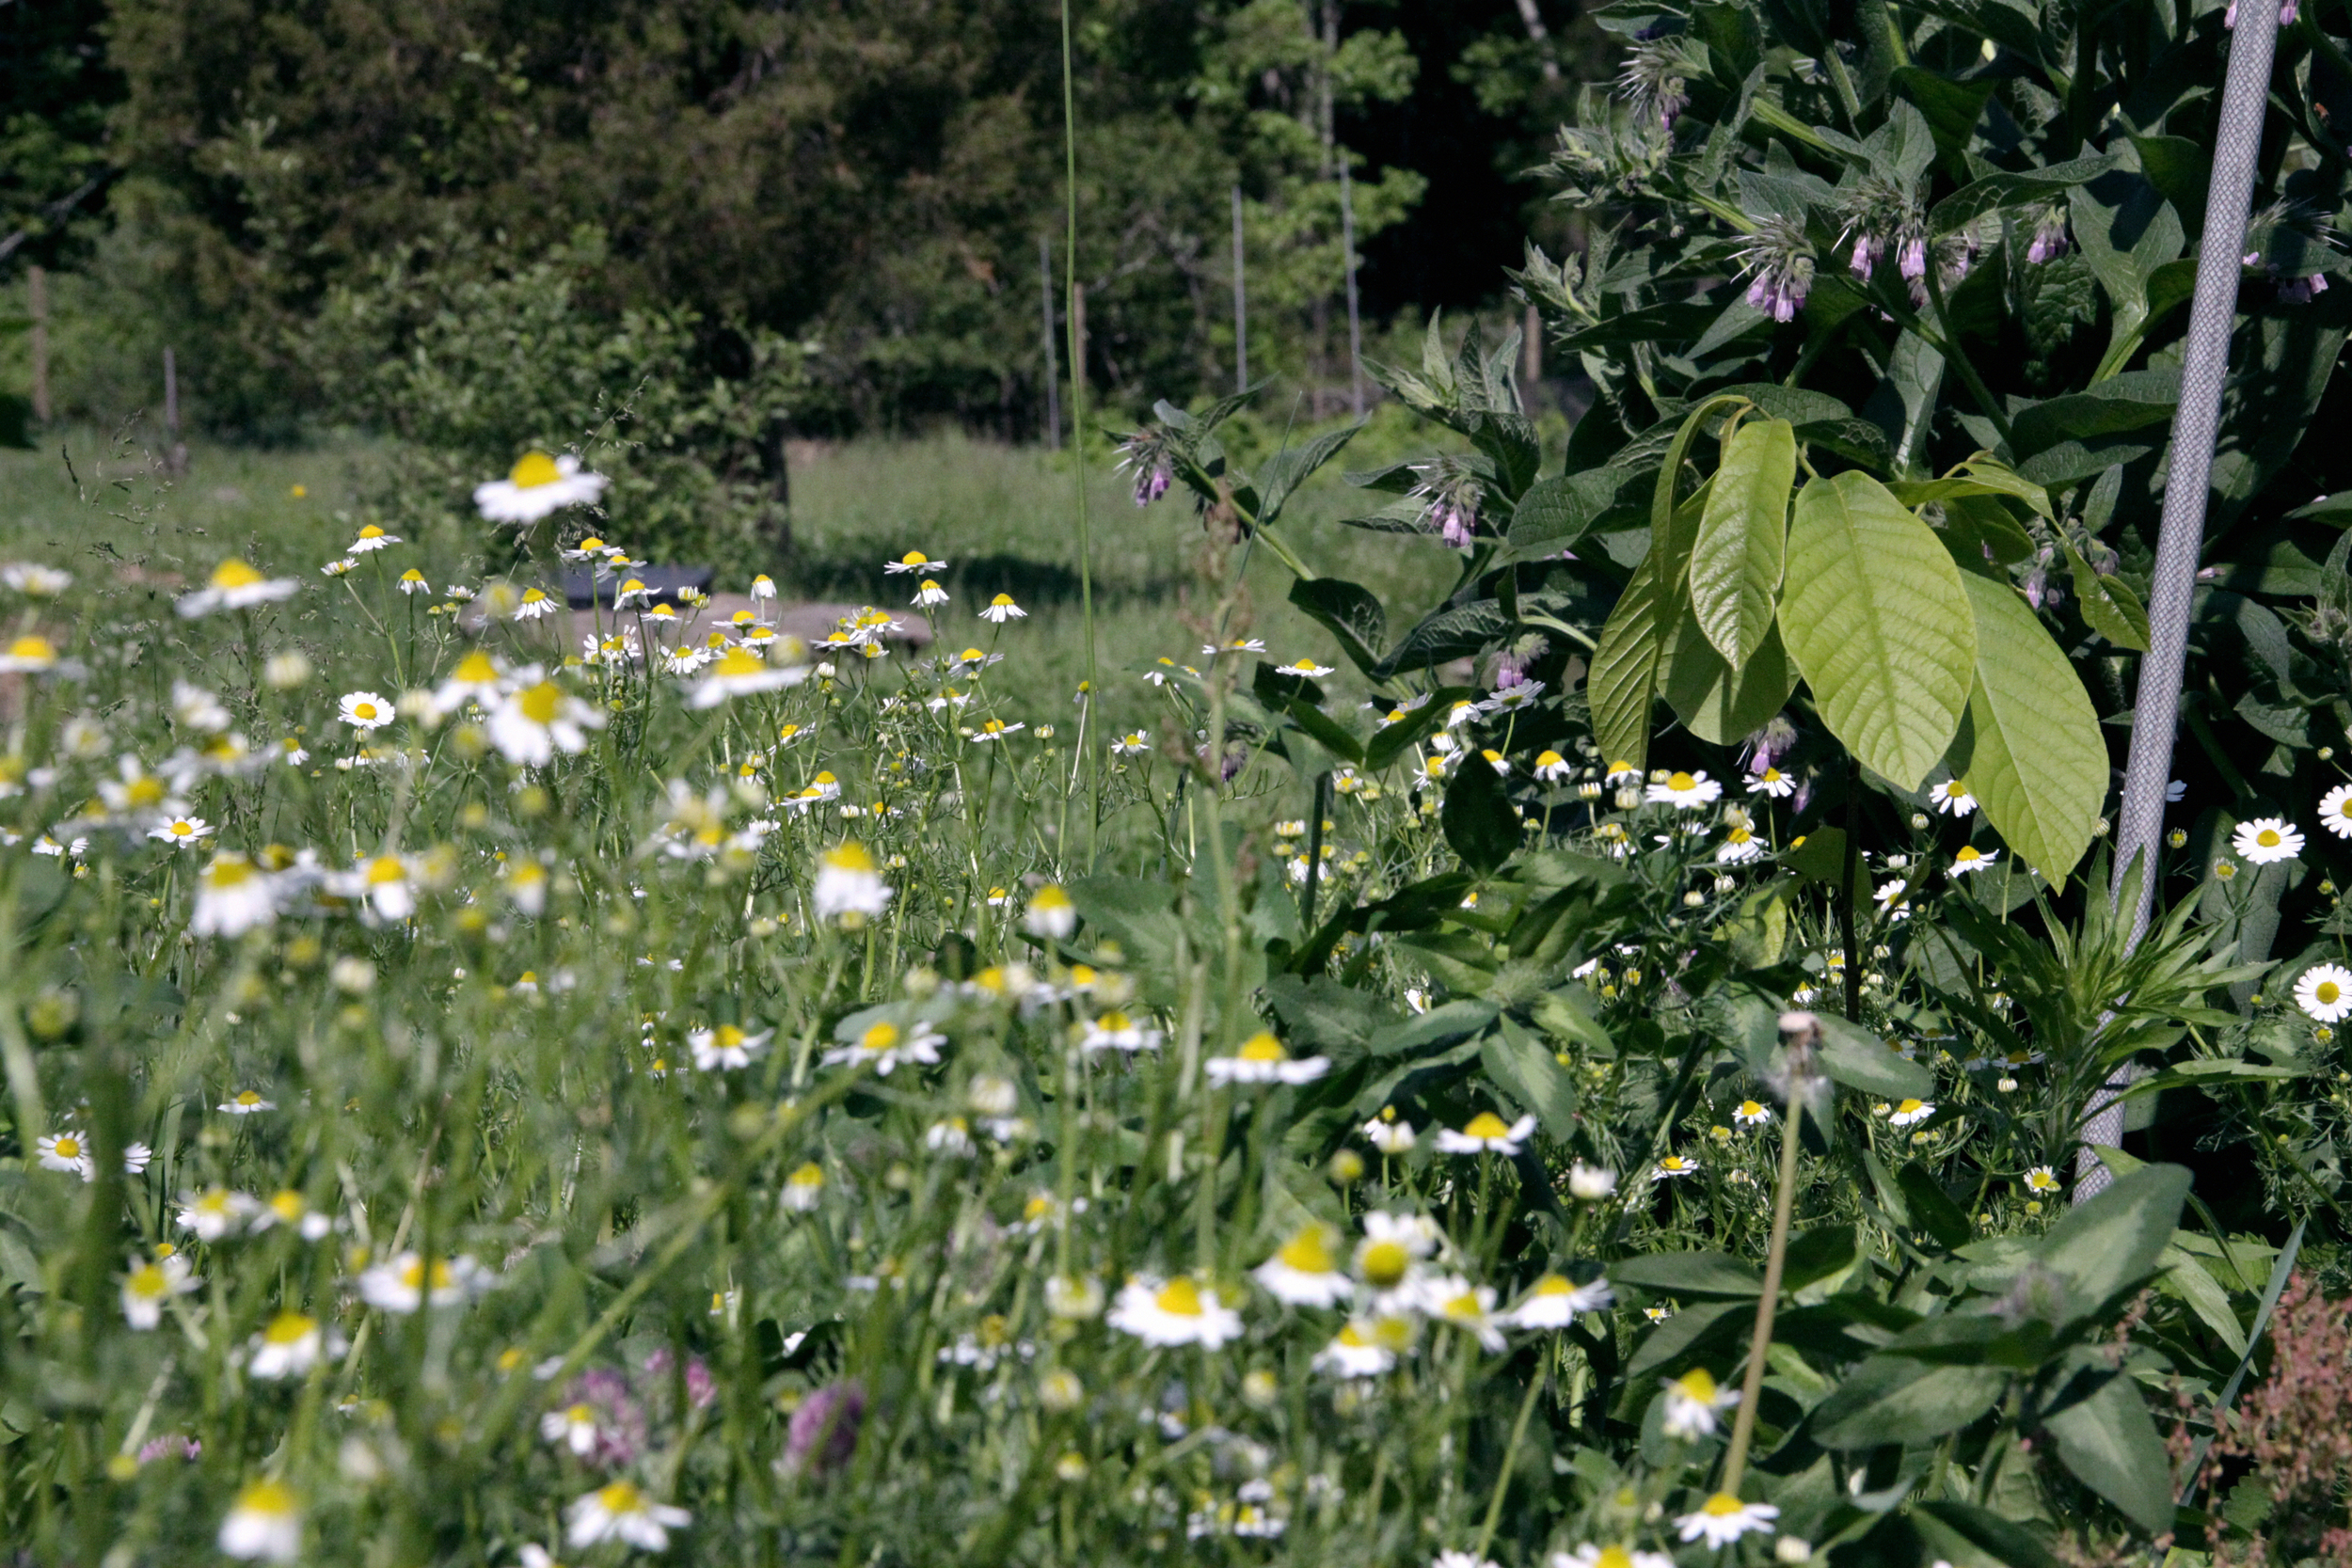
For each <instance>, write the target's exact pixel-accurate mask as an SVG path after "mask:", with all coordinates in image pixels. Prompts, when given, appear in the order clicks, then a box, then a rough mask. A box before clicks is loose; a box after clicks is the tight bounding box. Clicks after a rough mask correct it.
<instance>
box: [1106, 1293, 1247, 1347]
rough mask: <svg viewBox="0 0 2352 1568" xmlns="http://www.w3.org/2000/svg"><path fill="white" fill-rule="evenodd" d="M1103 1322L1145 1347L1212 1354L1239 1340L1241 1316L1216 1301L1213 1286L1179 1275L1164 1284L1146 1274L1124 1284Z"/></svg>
mask: <svg viewBox="0 0 2352 1568" xmlns="http://www.w3.org/2000/svg"><path fill="white" fill-rule="evenodd" d="M1103 1321H1104V1323H1109V1324H1110V1325H1111V1327H1113V1328H1115V1329H1118V1330H1119V1331H1120V1333H1122V1334H1132V1335H1134V1336H1135V1337H1136V1338H1138V1339H1141V1340H1142V1341H1143V1342H1144V1343H1145V1344H1147V1345H1160V1346H1168V1345H1199V1346H1200V1347H1201V1348H1202V1349H1203V1350H1216V1348H1217V1347H1219V1346H1220V1345H1223V1344H1224V1343H1226V1342H1227V1341H1228V1340H1231V1339H1238V1338H1241V1314H1240V1313H1239V1312H1236V1311H1234V1310H1233V1309H1232V1307H1227V1306H1225V1305H1224V1304H1222V1303H1221V1302H1219V1301H1218V1300H1217V1296H1216V1290H1215V1289H1214V1288H1212V1287H1210V1286H1206V1285H1199V1284H1195V1283H1194V1282H1193V1281H1192V1280H1190V1279H1186V1278H1184V1277H1181V1276H1180V1277H1178V1278H1175V1279H1171V1280H1168V1282H1167V1283H1165V1284H1163V1283H1161V1282H1160V1281H1159V1280H1157V1279H1153V1278H1152V1277H1150V1276H1149V1275H1144V1276H1139V1277H1136V1278H1133V1279H1130V1280H1128V1281H1127V1283H1126V1284H1125V1285H1123V1286H1121V1287H1120V1291H1119V1298H1118V1300H1116V1301H1114V1302H1113V1303H1112V1304H1111V1309H1110V1312H1109V1313H1108V1315H1107V1316H1105V1317H1104V1320H1103Z"/></svg>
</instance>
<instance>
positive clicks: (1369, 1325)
mask: <svg viewBox="0 0 2352 1568" xmlns="http://www.w3.org/2000/svg"><path fill="white" fill-rule="evenodd" d="M1411 1335H1412V1325H1411V1323H1409V1322H1408V1321H1406V1320H1405V1319H1402V1318H1383V1319H1365V1318H1351V1319H1349V1320H1348V1322H1347V1323H1346V1325H1345V1326H1343V1328H1342V1329H1341V1330H1340V1331H1339V1333H1337V1334H1335V1335H1333V1336H1332V1337H1331V1342H1330V1343H1329V1344H1327V1345H1326V1346H1324V1347H1323V1349H1321V1350H1319V1351H1317V1352H1316V1353H1315V1358H1314V1362H1313V1366H1314V1370H1316V1371H1319V1372H1327V1373H1329V1374H1330V1375H1331V1376H1333V1377H1344V1378H1359V1377H1378V1376H1380V1375H1381V1374H1382V1373H1384V1372H1386V1371H1389V1370H1391V1369H1392V1368H1394V1367H1395V1365H1396V1354H1397V1350H1398V1348H1399V1346H1400V1344H1409V1343H1410V1342H1411Z"/></svg>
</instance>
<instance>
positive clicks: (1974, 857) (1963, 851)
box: [1952, 844, 1984, 865]
mask: <svg viewBox="0 0 2352 1568" xmlns="http://www.w3.org/2000/svg"><path fill="white" fill-rule="evenodd" d="M1952 859H1954V860H1956V861H1958V862H1959V863H1961V864H1963V865H1966V864H1968V863H1971V862H1972V861H1980V860H1982V859H1984V852H1983V851H1982V850H1980V849H1979V848H1978V847H1976V846H1975V845H1973V844H1963V845H1962V846H1961V847H1960V853H1959V854H1957V855H1954V856H1953V857H1952Z"/></svg>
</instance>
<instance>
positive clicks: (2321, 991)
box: [2312, 980, 2344, 1006]
mask: <svg viewBox="0 0 2352 1568" xmlns="http://www.w3.org/2000/svg"><path fill="white" fill-rule="evenodd" d="M2343 994H2344V988H2342V987H2341V986H2339V985H2337V984H2336V983H2335V982H2334V981H2333V980H2322V981H2320V982H2319V984H2318V985H2317V986H2316V987H2315V988H2313V990H2312V996H2314V997H2315V998H2317V999H2318V1001H2319V1003H2320V1005H2321V1006H2334V1005H2335V1000H2336V998H2337V997H2339V996H2342V995H2343Z"/></svg>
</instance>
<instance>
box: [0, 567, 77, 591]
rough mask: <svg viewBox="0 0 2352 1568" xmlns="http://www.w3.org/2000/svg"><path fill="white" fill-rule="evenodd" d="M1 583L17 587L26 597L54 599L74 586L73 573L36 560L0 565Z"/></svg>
mask: <svg viewBox="0 0 2352 1568" xmlns="http://www.w3.org/2000/svg"><path fill="white" fill-rule="evenodd" d="M0 584H4V585H6V586H8V587H9V588H13V589H15V590H16V591H17V592H18V593H20V594H24V596H25V597H26V598H30V599H54V598H56V596H57V595H58V594H62V593H64V592H65V591H66V590H67V589H69V588H71V587H72V586H73V574H72V573H71V572H61V571H59V570H57V568H56V567H55V566H43V565H40V564H39V563H37V562H30V561H11V562H8V563H7V564H5V565H0Z"/></svg>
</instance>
